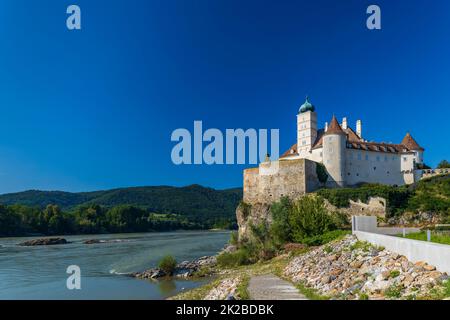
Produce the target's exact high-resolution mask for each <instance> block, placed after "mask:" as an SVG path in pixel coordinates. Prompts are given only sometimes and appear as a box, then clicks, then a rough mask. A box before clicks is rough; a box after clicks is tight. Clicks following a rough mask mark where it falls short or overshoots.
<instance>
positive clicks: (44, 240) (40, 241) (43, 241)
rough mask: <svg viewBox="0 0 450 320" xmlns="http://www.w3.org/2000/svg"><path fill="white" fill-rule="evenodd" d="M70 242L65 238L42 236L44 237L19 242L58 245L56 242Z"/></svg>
mask: <svg viewBox="0 0 450 320" xmlns="http://www.w3.org/2000/svg"><path fill="white" fill-rule="evenodd" d="M67 243H69V242H68V241H67V240H66V239H64V238H42V239H33V240H28V241H24V242H22V243H19V246H25V247H30V246H50V245H56V244H67Z"/></svg>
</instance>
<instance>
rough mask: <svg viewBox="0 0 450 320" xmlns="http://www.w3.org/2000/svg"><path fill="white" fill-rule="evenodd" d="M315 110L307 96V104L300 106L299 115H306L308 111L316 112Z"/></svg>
mask: <svg viewBox="0 0 450 320" xmlns="http://www.w3.org/2000/svg"><path fill="white" fill-rule="evenodd" d="M314 110H315V108H314V106H313V105H312V104H311V103H310V102H309V99H308V96H306V100H305V103H304V104H302V105H301V106H300V109H298V113H304V112H307V111H311V112H314Z"/></svg>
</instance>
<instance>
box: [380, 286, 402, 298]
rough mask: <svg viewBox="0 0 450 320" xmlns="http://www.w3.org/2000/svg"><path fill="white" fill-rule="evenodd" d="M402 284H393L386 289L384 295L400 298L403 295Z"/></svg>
mask: <svg viewBox="0 0 450 320" xmlns="http://www.w3.org/2000/svg"><path fill="white" fill-rule="evenodd" d="M402 289H403V287H402V286H399V285H391V286H390V287H389V288H387V289H386V291H384V295H385V296H386V297H388V298H393V299H398V298H400V297H401V295H402Z"/></svg>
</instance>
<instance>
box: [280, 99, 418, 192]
mask: <svg viewBox="0 0 450 320" xmlns="http://www.w3.org/2000/svg"><path fill="white" fill-rule="evenodd" d="M423 152H424V149H423V148H422V147H420V146H419V145H418V143H417V142H416V141H415V140H414V139H413V138H412V136H411V135H410V134H409V133H407V134H406V136H405V138H404V139H403V141H402V142H401V143H399V144H387V143H376V142H369V141H367V140H365V139H363V137H362V122H361V120H357V121H356V131H354V130H353V129H351V127H350V126H349V125H348V121H347V118H344V119H343V121H342V122H341V124H339V123H338V122H337V120H336V118H335V117H334V116H333V119H332V120H331V122H330V123H329V124H328V123H326V124H325V128H323V129H318V126H317V113H316V112H315V108H314V106H313V105H312V104H310V103H309V101H308V100H306V102H305V103H304V104H303V105H302V106H301V107H300V110H299V113H298V115H297V144H295V145H293V146H292V147H291V148H290V149H289V150H288V151H286V152H285V153H284V154H283V155H282V156H281V158H283V159H285V160H289V159H299V158H304V159H309V160H312V161H315V162H320V163H323V164H324V166H325V168H326V170H327V172H328V176H329V178H328V181H327V184H328V185H329V186H351V185H355V184H359V183H381V184H388V185H403V184H410V183H413V182H415V181H417V180H418V179H420V172H421V171H420V170H416V169H417V164H423Z"/></svg>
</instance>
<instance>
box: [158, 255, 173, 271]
mask: <svg viewBox="0 0 450 320" xmlns="http://www.w3.org/2000/svg"><path fill="white" fill-rule="evenodd" d="M176 266H177V260H175V258H174V257H172V256H165V257H164V258H162V259H161V261H160V262H159V264H158V267H159V268H160V269H161V270H162V271H164V272H165V273H167V274H172V273H173V271H174V270H175V268H176Z"/></svg>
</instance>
